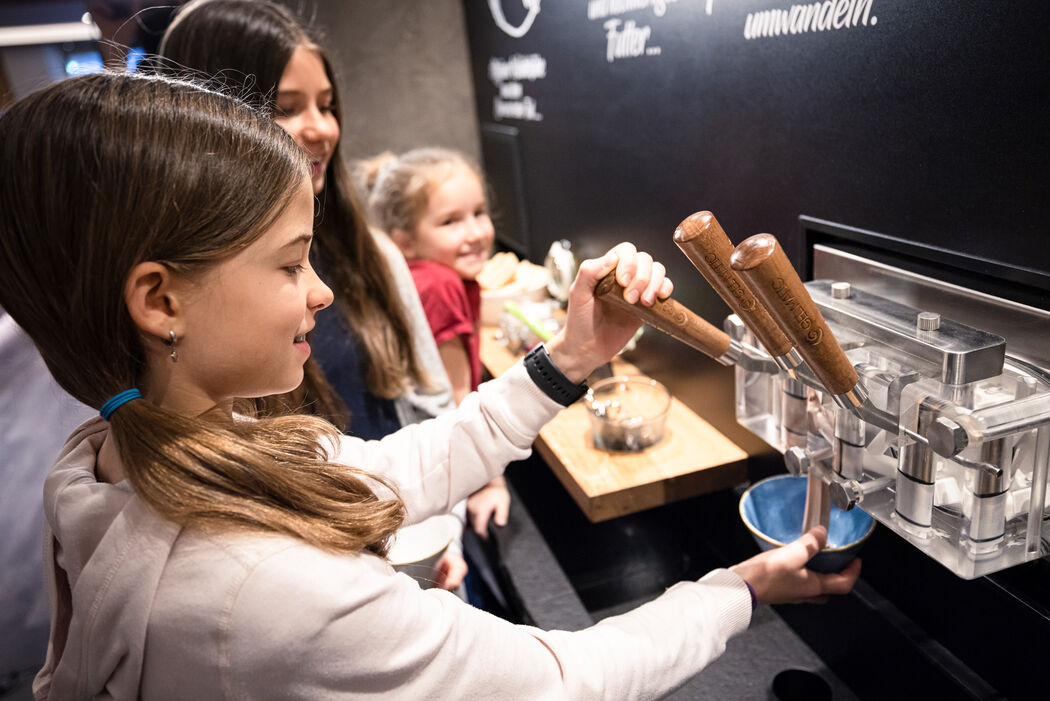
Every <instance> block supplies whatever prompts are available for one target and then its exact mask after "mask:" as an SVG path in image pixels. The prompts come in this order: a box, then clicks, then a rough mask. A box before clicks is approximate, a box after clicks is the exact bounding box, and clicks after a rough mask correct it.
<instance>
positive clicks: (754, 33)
mask: <svg viewBox="0 0 1050 701" xmlns="http://www.w3.org/2000/svg"><path fill="white" fill-rule="evenodd" d="M872 3H873V0H824V2H812V3H808V4H803V5H792V6H791V7H790V8H788V9H786V10H763V11H761V12H751V13H748V15H747V19H746V20H745V21H744V38H745V39H758V38H760V37H778V36H786V35H788V34H804V33H807V32H826V31H829V30H835V29H849V28H851V27H856V26H858V25H861V24H863V25H865V26H868V25H875V24H876V23H877V22H878V18H877V17H875V16H874V15H871V6H872Z"/></svg>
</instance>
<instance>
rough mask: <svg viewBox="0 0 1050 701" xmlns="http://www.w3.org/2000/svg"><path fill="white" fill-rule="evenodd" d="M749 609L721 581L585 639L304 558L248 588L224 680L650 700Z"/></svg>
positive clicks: (717, 646)
mask: <svg viewBox="0 0 1050 701" xmlns="http://www.w3.org/2000/svg"><path fill="white" fill-rule="evenodd" d="M750 611H751V603H750V595H749V594H748V592H747V588H746V585H745V584H744V583H743V580H741V579H740V578H739V577H737V576H736V575H734V574H732V573H730V572H729V571H727V570H716V571H714V572H712V573H710V574H709V575H707V576H706V577H704V578H703V579H702V580H700V581H699V582H687V583H680V584H677V585H675V586H674V587H671V588H670V589H669V590H667V591H666V592H665V593H664V594H663V595H661V596H660V597H658V598H657V599H655V600H654V601H651V602H649V603H647V604H645V605H643V606H641V607H639V608H637V609H635V610H634V611H631V612H629V613H626V614H623V615H620V616H616V617H613V618H608V619H605V620H603V621H601V622H600V623H598V624H596V625H594V626H592V627H590V628H587V629H584V630H582V631H577V632H564V631H542V630H539V629H536V628H532V627H528V626H520V625H514V624H511V623H509V622H507V621H504V620H502V619H500V618H497V617H495V616H492V615H490V614H488V613H486V612H484V611H481V610H478V609H475V608H473V607H471V606H468V605H466V604H464V603H463V602H462V601H460V600H459V599H457V598H456V597H455V596H454V595H452V594H450V593H448V592H443V591H439V590H434V589H430V590H425V591H424V590H421V589H419V588H418V586H417V585H416V584H415V582H413V581H412V580H411V579H409V578H408V577H406V576H404V575H400V574H392V573H391V570H390V568H389V567H388V566H387V565H386V564H385V563H384V562H382V561H381V560H380V559H379V558H376V557H373V556H371V555H358V556H349V557H342V558H341V557H336V556H332V555H327V554H325V553H322V552H320V551H318V550H316V549H313V548H309V547H307V546H301V547H296V548H293V549H289V550H285V551H283V552H281V553H279V554H277V555H275V556H274V557H272V558H270V559H268V560H267V561H265V562H263V563H261V564H260V565H259V566H258V568H257V569H256V571H255V572H253V573H252V575H251V576H250V577H249V578H248V579H247V580H246V582H245V583H244V586H242V587H241V589H240V591H239V593H238V595H237V600H236V603H235V605H234V607H233V609H232V612H231V617H230V620H229V621H228V623H227V624H226V625H224V626H223V628H224V630H225V631H226V632H225V633H224V634H225V635H227V636H228V640H227V641H226V645H225V649H227V650H228V652H229V654H228V656H227V658H226V661H225V663H224V664H225V665H226V667H225V669H224V670H223V675H224V676H225V677H226V679H227V680H228V684H229V685H228V687H227V688H228V689H229V690H230V691H231V692H232V696H233V697H235V698H275V699H276V698H331V699H338V698H349V697H353V698H363V697H365V696H372V697H376V698H388V697H389V698H395V697H396V698H413V699H423V698H454V699H502V698H514V699H627V698H629V699H647V698H655V697H657V696H660V695H662V694H665V693H667V692H668V691H670V690H672V689H674V688H675V687H677V686H679V685H681V684H682V683H683V682H684V681H686V680H687V679H689V678H690V677H691V676H693V675H694V674H696V673H697V672H698V671H699V670H700V669H702V668H703V667H704V666H705V665H707V664H708V663H709V662H710V661H711V660H713V659H715V658H716V657H717V656H718V655H720V654H721V653H722V652H723V650H724V649H725V645H726V641H727V640H728V639H729V638H730V637H731V636H733V635H735V634H737V633H739V632H741V631H743V630H744V629H745V628H746V627H747V625H748V623H749V622H750ZM275 612H283V615H275ZM275 650H280V651H281V654H279V655H274V651H275Z"/></svg>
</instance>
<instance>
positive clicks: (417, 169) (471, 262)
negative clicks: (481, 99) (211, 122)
mask: <svg viewBox="0 0 1050 701" xmlns="http://www.w3.org/2000/svg"><path fill="white" fill-rule="evenodd" d="M356 170H357V178H358V180H359V182H363V183H366V184H368V187H369V191H368V204H369V208H370V211H371V212H372V215H373V217H374V219H375V220H376V222H377V223H378V224H379V226H381V227H382V228H383V229H384V230H385V231H387V232H389V233H390V236H391V238H392V239H393V240H394V243H396V244H397V245H398V248H400V249H401V251H402V253H404V254H405V259H406V260H407V261H408V267H409V270H411V271H412V277H413V279H414V280H415V283H416V289H418V290H419V297H420V300H421V301H422V303H423V309H424V311H425V312H426V315H427V320H428V321H429V322H430V330H431V331H432V332H433V334H434V340H435V342H436V343H437V346H438V352H439V353H440V354H441V361H442V363H444V366H445V371H446V372H447V374H448V378H449V381H450V382H451V383H452V394H453V396H454V397H455V399H456V402H457V403H458V402H460V401H462V400H463V398H464V397H466V396H467V394H469V393H470V392H472V391H473V390H474V389H476V388H477V386H478V384H479V383H480V382H481V352H480V335H479V332H478V331H479V330H478V325H479V322H480V316H481V288H480V287H479V285H478V283H477V280H476V278H477V276H478V274H479V273H480V272H481V270H482V268H483V267H484V265H485V261H487V260H488V259H489V256H490V255H491V253H492V242H493V238H494V235H495V229H494V227H493V224H492V218H491V217H490V216H489V209H488V200H487V198H486V196H485V187H484V179H483V177H482V174H481V170H480V168H479V167H478V166H477V165H476V164H475V163H474V162H473V161H472V160H470V159H469V158H467V157H466V156H465V155H463V154H462V153H460V152H458V151H454V150H451V149H445V148H434V147H431V148H419V149H413V150H411V151H408V152H407V153H404V154H402V155H401V156H400V157H397V156H394V155H393V154H389V153H388V154H382V155H380V156H377V157H375V158H373V159H371V160H369V161H362V162H361V163H360V164H358V167H357V169H356ZM509 507H510V493H509V492H508V491H507V487H506V483H505V481H504V479H503V478H502V477H500V478H498V479H496V480H494V481H493V482H492V483H490V484H488V485H485V487H484V488H483V489H482V490H480V491H478V493H476V494H472V495H471V496H470V498H469V499H468V500H467V518H468V519H469V521H470V526H471V528H472V529H473V530H474V531H475V532H476V533H477V534H479V535H480V536H483V537H487V536H488V523H489V520H490V519H492V520H494V521H495V523H496V524H497V525H500V526H502V525H505V524H506V521H507V514H508V511H509Z"/></svg>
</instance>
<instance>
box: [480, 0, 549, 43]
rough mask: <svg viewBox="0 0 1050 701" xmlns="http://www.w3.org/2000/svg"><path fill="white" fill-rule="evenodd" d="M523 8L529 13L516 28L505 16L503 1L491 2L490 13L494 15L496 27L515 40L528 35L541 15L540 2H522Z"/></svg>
mask: <svg viewBox="0 0 1050 701" xmlns="http://www.w3.org/2000/svg"><path fill="white" fill-rule="evenodd" d="M521 6H522V7H524V8H525V9H526V10H528V11H529V13H528V14H527V15H525V19H524V20H522V22H521V24H519V25H518V26H517V27H515V26H514V25H512V24H511V23H510V22H508V21H507V16H506V15H504V14H503V0H489V12H491V13H492V19H493V20H494V21H495V22H496V26H497V27H499V28H500V29H502V30H503V31H504V32H505V33H507V34H509V35H510V36H512V37H514V38H515V39H520V38H521V37H523V36H525V34H526V33H528V31H529V29H531V28H532V23H533V22H535V21H536V15H538V14H539V13H540V0H521Z"/></svg>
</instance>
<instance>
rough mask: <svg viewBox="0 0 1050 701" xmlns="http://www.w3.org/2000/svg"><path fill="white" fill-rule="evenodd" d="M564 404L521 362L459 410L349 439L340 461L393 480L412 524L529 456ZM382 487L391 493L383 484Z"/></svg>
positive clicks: (345, 439) (379, 490) (340, 448)
mask: <svg viewBox="0 0 1050 701" xmlns="http://www.w3.org/2000/svg"><path fill="white" fill-rule="evenodd" d="M561 409H562V407H561V405H559V404H558V403H557V402H555V401H553V400H552V399H550V398H549V397H548V396H547V395H545V394H544V393H543V391H542V390H541V389H540V388H539V387H537V386H536V384H535V383H534V382H533V381H532V380H531V379H530V378H529V375H528V373H527V372H526V370H525V366H524V365H523V364H522V363H521V362H518V363H517V364H516V365H514V366H513V367H512V368H511V369H510V370H508V371H507V372H505V373H504V374H503V375H501V376H500V377H499V378H497V379H495V380H492V381H490V382H486V383H484V384H482V385H481V386H480V387H479V388H478V390H477V391H476V392H472V393H471V394H469V395H468V396H467V397H466V399H464V400H463V402H462V403H461V404H460V405H459V407H458V408H457V409H456V410H455V411H452V412H449V413H447V414H443V415H442V416H439V417H437V418H435V419H431V420H429V421H424V422H422V423H418V424H412V425H411V426H405V427H404V428H402V429H401V430H400V431H397V432H396V433H392V434H390V435H388V436H386V437H384V438H383V439H382V440H379V441H363V440H361V439H358V438H353V437H351V436H344V437H342V439H341V442H340V445H339V446H338V448H337V450H338V454H337V457H336V460H337V461H338V462H341V463H343V464H345V465H351V466H353V467H358V468H361V469H363V470H366V471H368V472H372V473H376V474H380V475H383V476H385V477H387V478H389V479H391V480H392V481H393V482H394V483H395V484H396V485H397V489H398V493H399V495H400V496H401V498H402V500H403V501H404V502H405V507H406V508H407V510H408V517H407V519H406V522H405V523H406V524H409V523H417V522H419V521H421V520H423V519H424V518H426V517H428V516H432V515H434V514H439V513H448V512H449V511H450V510H451V509H452V507H453V506H454V505H455V504H456V503H457V502H459V501H461V500H462V499H465V498H466V497H467V496H469V495H470V494H471V493H472V492H474V491H475V490H477V489H479V488H481V487H482V486H483V485H485V484H486V483H487V482H488V481H489V480H491V479H492V478H494V477H496V476H498V475H500V474H502V473H503V469H504V468H505V467H506V466H507V463H509V462H511V461H513V460H522V459H524V458H526V457H528V456H529V454H530V453H531V451H532V443H533V441H534V440H536V436H537V435H538V434H539V431H540V428H542V427H543V425H544V424H545V423H547V422H548V421H550V420H551V419H552V418H553V417H554V416H555V415H556V414H557V413H558V412H559V411H560V410H561ZM376 491H377V493H379V495H380V496H381V497H382V496H389V495H390V493H389V491H388V490H386V488H384V487H383V486H382V485H378V484H377V485H376Z"/></svg>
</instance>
